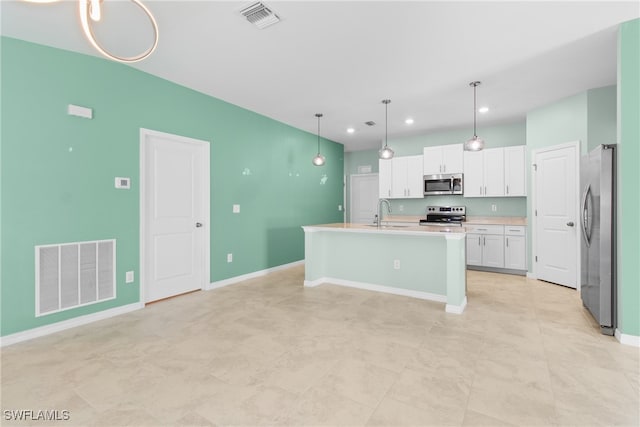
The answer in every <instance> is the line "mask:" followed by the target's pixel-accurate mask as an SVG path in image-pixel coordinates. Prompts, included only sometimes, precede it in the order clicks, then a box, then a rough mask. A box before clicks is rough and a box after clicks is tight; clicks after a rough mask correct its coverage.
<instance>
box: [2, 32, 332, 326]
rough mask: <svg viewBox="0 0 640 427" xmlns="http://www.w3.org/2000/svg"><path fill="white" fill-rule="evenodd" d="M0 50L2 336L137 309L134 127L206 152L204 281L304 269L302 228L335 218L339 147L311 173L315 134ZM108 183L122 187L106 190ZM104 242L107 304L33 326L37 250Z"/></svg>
mask: <svg viewBox="0 0 640 427" xmlns="http://www.w3.org/2000/svg"><path fill="white" fill-rule="evenodd" d="M1 42H2V46H1V47H2V49H1V55H2V56H1V59H2V61H1V72H2V75H1V77H2V79H1V86H0V89H1V91H2V107H3V108H2V110H1V114H2V116H1V119H2V129H1V134H0V136H1V164H0V165H1V168H2V170H1V175H0V177H1V184H0V185H1V191H2V194H1V206H2V217H1V221H2V222H1V230H2V235H1V241H0V243H1V245H2V248H3V250H2V253H1V257H2V258H1V261H2V262H1V264H2V272H1V280H2V283H1V285H2V286H1V287H2V290H1V294H0V295H1V299H2V301H1V308H2V318H1V321H2V325H1V333H2V335H7V334H10V333H14V332H18V331H23V330H26V329H30V328H34V327H37V326H42V325H45V324H49V323H53V322H57V321H61V320H65V319H69V318H72V317H76V316H79V315H84V314H89V313H93V312H97V311H100V310H104V309H107V308H111V307H116V306H121V305H125V304H130V303H135V302H138V301H139V283H138V282H137V281H136V282H135V283H133V284H125V283H124V274H125V271H128V270H134V271H135V272H136V277H138V276H139V247H140V242H139V199H138V198H139V186H138V183H139V162H140V158H139V132H140V128H147V129H153V130H157V131H161V132H168V133H173V134H178V135H183V136H187V137H191V138H197V139H202V140H206V141H210V142H211V159H210V161H211V220H210V225H211V250H210V253H211V277H210V280H211V281H217V280H221V279H225V278H230V277H234V276H238V275H242V274H245V273H250V272H254V271H259V270H263V269H266V268H269V267H274V266H277V265H281V264H285V263H289V262H293V261H297V260H302V259H303V258H304V235H303V232H302V230H301V229H300V226H301V225H305V224H317V223H328V222H336V221H341V220H342V213H341V212H339V211H338V205H339V204H341V203H342V195H343V189H342V177H343V165H344V158H343V146H342V145H341V144H337V143H334V142H331V141H328V140H324V139H323V140H322V144H321V151H322V153H323V154H324V155H325V156H326V158H327V163H326V165H325V166H324V167H320V168H318V167H314V166H313V165H312V164H311V159H312V158H313V156H314V155H315V153H316V135H314V134H309V133H307V132H303V131H301V130H298V129H295V128H292V127H290V126H288V125H285V124H283V123H279V122H276V121H274V120H271V119H269V118H266V117H264V116H261V115H258V114H256V113H253V112H251V111H248V110H245V109H242V108H239V107H237V106H234V105H231V104H228V103H225V102H223V101H220V100H218V99H215V98H212V97H210V96H207V95H204V94H201V93H198V92H195V91H193V90H190V89H187V88H185V87H182V86H179V85H176V84H174V83H170V82H168V81H166V80H163V79H160V78H157V77H154V76H151V75H149V74H146V73H143V72H141V71H138V70H135V69H133V68H131V67H128V66H126V65H123V64H119V63H115V62H111V61H108V60H105V59H101V58H96V57H92V56H86V55H81V54H77V53H72V52H68V51H63V50H59V49H54V48H49V47H45V46H41V45H36V44H32V43H28V42H24V41H19V40H15V39H11V38H5V37H3V38H2V39H1ZM68 104H77V105H82V106H87V107H91V108H93V111H94V118H93V120H87V119H81V118H78V117H72V116H68V115H67V114H66V108H67V105H68ZM314 120H315V118H314V117H313V112H310V113H309V121H310V122H312V123H315V121H314ZM116 176H128V177H131V178H132V189H131V190H128V191H126V190H116V189H114V177H116ZM233 204H240V206H241V212H240V214H233V213H232V205H233ZM108 238H115V239H116V240H117V250H118V253H117V264H116V265H117V298H116V299H115V300H112V301H108V302H104V303H100V304H95V305H91V306H87V307H82V308H78V309H72V310H68V311H65V312H61V313H56V314H51V315H48V316H44V317H41V318H38V319H36V318H35V316H34V313H35V303H34V300H35V298H34V292H35V291H34V274H35V273H34V246H35V245H40V244H50V243H64V242H76V241H84V240H97V239H108ZM229 252H231V253H233V254H234V262H233V263H227V262H226V254H227V253H229ZM301 285H302V284H301Z"/></svg>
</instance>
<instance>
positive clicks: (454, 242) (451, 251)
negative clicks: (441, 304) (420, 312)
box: [446, 235, 467, 314]
mask: <svg viewBox="0 0 640 427" xmlns="http://www.w3.org/2000/svg"><path fill="white" fill-rule="evenodd" d="M446 242H447V306H446V311H447V312H449V313H457V314H460V313H462V312H463V311H464V308H465V306H466V305H467V276H466V263H467V262H466V246H465V245H466V239H465V238H464V236H462V238H461V236H453V235H449V236H446Z"/></svg>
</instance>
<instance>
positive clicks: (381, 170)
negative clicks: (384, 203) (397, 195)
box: [378, 159, 393, 199]
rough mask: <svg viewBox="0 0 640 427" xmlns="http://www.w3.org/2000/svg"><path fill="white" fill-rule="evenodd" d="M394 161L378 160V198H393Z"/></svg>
mask: <svg viewBox="0 0 640 427" xmlns="http://www.w3.org/2000/svg"><path fill="white" fill-rule="evenodd" d="M392 162H393V159H390V160H378V188H379V191H378V197H380V198H381V199H385V198H389V197H391V170H392V166H393V165H392Z"/></svg>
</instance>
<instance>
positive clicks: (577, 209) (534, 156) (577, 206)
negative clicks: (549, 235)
mask: <svg viewBox="0 0 640 427" xmlns="http://www.w3.org/2000/svg"><path fill="white" fill-rule="evenodd" d="M572 147H573V148H575V156H576V158H575V162H576V176H575V178H576V186H575V189H574V190H575V194H576V203H575V206H574V216H575V218H576V220H577V219H578V218H580V157H581V156H582V152H581V151H580V148H581V143H580V140H576V141H571V142H566V143H564V144H558V145H552V146H549V147H543V148H539V149H537V150H532V152H531V169H530V170H531V173H532V174H533V177H532V179H531V217H532V218H533V221H531V225H532V229H531V249H532V250H531V252H532V254H531V264H532V269H531V272H532V273H533V277H532V278H533V279H537V278H538V264H537V263H536V261H535V256H536V255H537V254H538V239H537V234H538V216H537V215H535V211H536V209H537V208H538V201H537V196H536V194H537V181H538V175H537V172H536V165H537V163H538V155H539V154H541V153H546V152H549V151H556V150H562V149H564V148H572ZM576 257H577V259H576V290H577V291H578V292H580V274H581V273H580V272H581V265H580V264H581V260H582V256H581V245H580V238H579V235H578V238H577V239H576Z"/></svg>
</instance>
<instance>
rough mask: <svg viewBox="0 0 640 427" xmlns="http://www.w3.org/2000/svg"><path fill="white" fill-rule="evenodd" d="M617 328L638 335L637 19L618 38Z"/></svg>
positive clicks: (639, 137) (639, 66)
mask: <svg viewBox="0 0 640 427" xmlns="http://www.w3.org/2000/svg"><path fill="white" fill-rule="evenodd" d="M618 111H619V112H620V114H619V116H618V120H619V122H618V142H619V146H618V310H619V312H618V329H620V331H621V332H622V333H624V334H629V335H635V336H640V262H638V259H639V258H640V221H639V220H638V219H639V218H640V168H639V164H640V19H635V20H633V21H629V22H626V23H623V24H622V25H621V27H620V32H619V38H618Z"/></svg>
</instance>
